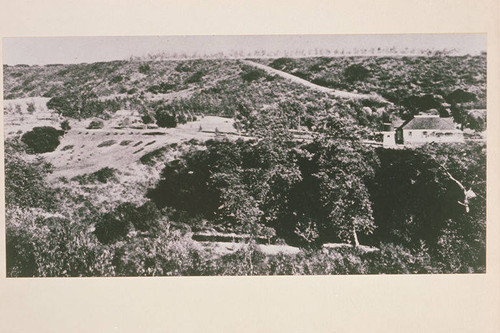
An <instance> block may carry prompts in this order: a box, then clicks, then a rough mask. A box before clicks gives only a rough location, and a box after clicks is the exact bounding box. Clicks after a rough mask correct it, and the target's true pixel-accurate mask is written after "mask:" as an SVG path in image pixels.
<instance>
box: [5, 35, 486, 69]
mask: <svg viewBox="0 0 500 333" xmlns="http://www.w3.org/2000/svg"><path fill="white" fill-rule="evenodd" d="M2 45H3V63H4V64H7V65H15V64H28V65H46V64H71V63H84V62H85V63H92V62H97V61H112V60H124V59H129V58H130V57H132V56H134V57H142V56H146V55H148V54H158V53H161V52H167V53H170V54H173V53H177V54H180V53H186V54H188V55H190V56H191V55H194V54H200V55H201V54H204V53H207V54H215V53H218V52H222V53H224V54H228V53H229V52H231V51H234V50H236V51H242V52H244V53H247V52H253V51H255V50H266V51H268V52H275V51H290V52H293V51H294V50H297V49H301V50H306V51H308V50H314V49H329V50H335V49H337V50H341V49H343V50H345V51H349V50H350V51H355V50H356V49H362V48H366V49H370V48H375V49H377V48H382V49H384V48H392V47H394V48H396V49H397V50H404V49H405V48H408V49H410V50H411V49H417V50H420V49H433V50H443V49H448V50H450V49H455V50H456V51H457V53H458V54H478V53H480V52H482V51H486V34H401V35H257V36H242V35H232V36H144V37H141V36H134V37H22V38H3V39H2Z"/></svg>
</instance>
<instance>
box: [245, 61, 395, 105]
mask: <svg viewBox="0 0 500 333" xmlns="http://www.w3.org/2000/svg"><path fill="white" fill-rule="evenodd" d="M241 62H243V63H244V64H247V65H249V66H253V67H256V68H259V69H262V70H265V71H266V72H268V73H269V74H276V75H279V76H281V77H283V78H285V79H287V80H290V81H292V82H295V83H298V84H301V85H303V86H305V87H308V88H311V89H314V90H316V91H321V92H325V93H327V94H331V95H333V96H335V97H340V98H347V99H356V100H363V99H369V100H374V101H377V102H380V103H389V102H388V101H387V100H386V99H385V98H383V97H382V96H379V95H377V94H375V93H372V94H357V93H351V92H347V91H342V90H335V89H332V88H327V87H323V86H319V85H317V84H314V83H312V82H310V81H307V80H304V79H301V78H300V77H298V76H295V75H292V74H289V73H286V72H283V71H280V70H277V69H274V68H272V67H269V66H266V65H263V64H259V63H256V62H253V61H250V60H241Z"/></svg>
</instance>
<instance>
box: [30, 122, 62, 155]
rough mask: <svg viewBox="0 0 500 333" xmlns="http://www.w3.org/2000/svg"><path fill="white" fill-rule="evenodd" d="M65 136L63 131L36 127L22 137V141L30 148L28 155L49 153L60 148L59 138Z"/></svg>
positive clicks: (48, 127) (47, 127)
mask: <svg viewBox="0 0 500 333" xmlns="http://www.w3.org/2000/svg"><path fill="white" fill-rule="evenodd" d="M63 134H64V132H63V131H60V130H57V129H55V128H54V127H50V126H43V127H34V128H33V129H32V130H31V131H29V132H26V133H25V134H24V135H23V136H22V137H21V141H22V142H24V143H25V144H26V145H27V146H28V153H35V154H38V153H48V152H52V151H54V150H55V149H56V148H57V146H59V143H60V142H59V137H60V136H62V135H63Z"/></svg>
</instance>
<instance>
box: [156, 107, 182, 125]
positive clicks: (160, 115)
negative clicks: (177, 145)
mask: <svg viewBox="0 0 500 333" xmlns="http://www.w3.org/2000/svg"><path fill="white" fill-rule="evenodd" d="M156 124H157V125H158V126H159V127H166V128H174V127H176V126H177V116H176V115H175V113H173V112H169V111H168V110H166V109H161V110H158V111H157V112H156Z"/></svg>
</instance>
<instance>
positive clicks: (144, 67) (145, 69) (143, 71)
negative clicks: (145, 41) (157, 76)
mask: <svg viewBox="0 0 500 333" xmlns="http://www.w3.org/2000/svg"><path fill="white" fill-rule="evenodd" d="M150 70H151V67H150V66H149V65H148V64H142V65H139V73H141V74H148V73H149V71H150Z"/></svg>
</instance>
